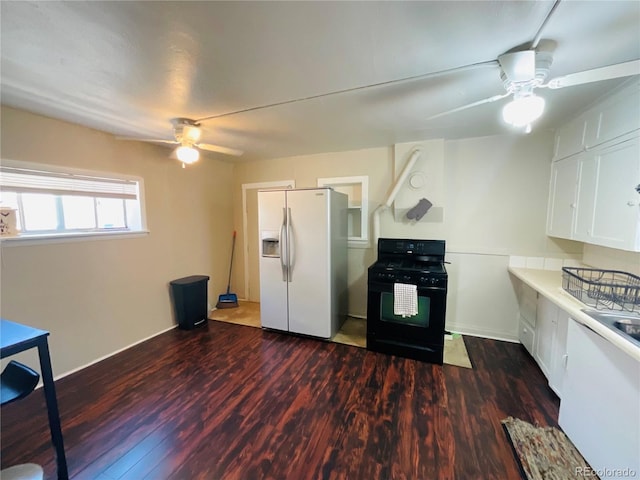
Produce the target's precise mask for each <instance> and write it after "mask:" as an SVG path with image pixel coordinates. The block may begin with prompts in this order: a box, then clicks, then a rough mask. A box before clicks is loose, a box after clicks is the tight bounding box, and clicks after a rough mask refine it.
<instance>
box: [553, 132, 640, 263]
mask: <svg viewBox="0 0 640 480" xmlns="http://www.w3.org/2000/svg"><path fill="white" fill-rule="evenodd" d="M638 189H640V140H639V137H638V136H636V137H633V138H630V139H627V140H624V141H622V142H620V143H614V144H606V145H601V146H599V147H597V148H595V149H593V150H590V151H587V152H583V153H580V154H578V155H574V156H571V157H568V158H564V159H562V160H559V161H557V162H553V163H552V164H551V181H550V194H549V209H548V213H547V235H549V236H552V237H560V238H568V239H571V240H579V241H582V242H586V243H593V244H595V245H602V246H604V247H611V248H618V249H621V250H631V251H640V193H639V192H638Z"/></svg>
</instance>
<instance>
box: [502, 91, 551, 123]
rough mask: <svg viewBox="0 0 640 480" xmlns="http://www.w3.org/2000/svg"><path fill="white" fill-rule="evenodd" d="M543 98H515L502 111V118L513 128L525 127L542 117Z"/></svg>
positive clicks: (534, 96) (531, 96)
mask: <svg viewBox="0 0 640 480" xmlns="http://www.w3.org/2000/svg"><path fill="white" fill-rule="evenodd" d="M544 105H545V102H544V98H542V97H539V96H537V95H533V94H531V95H526V96H516V97H515V98H514V99H513V100H512V101H511V102H509V103H507V104H506V105H505V106H504V108H503V109H502V118H503V119H504V121H505V122H506V123H508V124H509V125H513V126H514V127H526V126H527V125H530V124H531V123H532V122H534V121H536V120H537V119H538V118H540V117H541V116H542V113H543V112H544Z"/></svg>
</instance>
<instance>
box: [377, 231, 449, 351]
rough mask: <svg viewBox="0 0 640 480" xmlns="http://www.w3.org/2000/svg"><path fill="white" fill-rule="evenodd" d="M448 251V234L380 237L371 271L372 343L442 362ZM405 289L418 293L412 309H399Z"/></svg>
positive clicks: (404, 297)
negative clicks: (441, 236)
mask: <svg viewBox="0 0 640 480" xmlns="http://www.w3.org/2000/svg"><path fill="white" fill-rule="evenodd" d="M444 257H445V242H444V240H408V239H391V238H381V239H379V240H378V260H377V261H376V262H375V263H374V264H373V265H371V266H370V267H369V271H368V294H367V349H369V350H373V351H377V352H382V353H389V354H393V355H400V356H404V357H408V358H414V359H416V360H422V361H426V362H431V363H437V364H442V359H443V352H444V324H445V315H446V303H447V281H448V278H447V270H446V268H445V265H444V264H445V261H444ZM399 292H400V293H399ZM413 292H415V293H413ZM400 294H402V295H403V296H399V295H400ZM405 294H406V295H409V297H411V296H413V295H414V298H413V307H415V308H413V309H411V310H410V311H409V312H406V311H404V310H402V309H400V311H399V310H398V303H399V302H401V301H404V300H406V296H405Z"/></svg>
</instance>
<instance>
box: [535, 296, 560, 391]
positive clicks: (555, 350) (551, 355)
mask: <svg viewBox="0 0 640 480" xmlns="http://www.w3.org/2000/svg"><path fill="white" fill-rule="evenodd" d="M568 319H569V316H568V314H567V313H566V312H565V311H564V310H561V309H560V308H558V307H557V306H556V305H555V304H554V303H553V302H551V301H550V300H549V299H548V298H546V297H544V296H542V295H539V296H538V306H537V318H536V332H535V347H534V352H533V358H534V359H535V360H536V362H538V365H539V366H540V370H542V373H544V375H545V376H546V377H547V380H548V381H549V387H551V389H552V390H553V391H554V392H555V393H556V394H557V395H558V396H559V397H562V385H563V379H564V371H565V364H566V358H567V357H566V348H567V347H566V341H567V324H568Z"/></svg>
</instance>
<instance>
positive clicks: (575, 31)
mask: <svg viewBox="0 0 640 480" xmlns="http://www.w3.org/2000/svg"><path fill="white" fill-rule="evenodd" d="M553 5H554V1H553V0H538V1H470V2H462V1H452V2H447V1H441V2H434V1H424V2H403V1H397V2H396V1H393V2H391V1H390V2H373V1H371V2H325V1H321V2H313V1H309V2H271V1H259V2H183V1H164V2H159V1H158V2H144V1H142V2H135V1H130V2H115V1H109V2H103V1H86V2H61V1H55V2H49V1H45V2H28V1H16V2H14V1H6V0H3V1H2V2H0V19H1V44H0V45H1V52H2V64H1V68H2V69H1V95H2V96H1V100H2V103H3V104H6V105H9V106H13V107H17V108H22V109H25V110H29V111H33V112H36V113H40V114H43V115H47V116H51V117H54V118H60V119H63V120H67V121H70V122H74V123H78V124H82V125H86V126H89V127H93V128H96V129H99V130H104V131H107V132H111V133H114V134H116V135H124V136H135V137H154V138H155V137H157V138H165V139H171V138H172V130H171V124H170V119H172V118H175V117H189V118H193V119H200V118H203V117H214V118H211V119H209V120H204V121H202V122H201V123H202V127H203V141H204V142H207V143H213V144H218V145H224V146H226V147H231V148H234V149H240V150H243V151H244V152H245V154H244V155H243V156H242V157H239V158H234V157H226V156H219V154H209V155H212V156H218V157H217V158H224V159H229V160H231V161H243V160H254V159H264V158H274V157H284V156H291V155H303V154H312V153H319V152H328V151H341V150H351V149H359V148H368V147H379V146H388V145H392V144H394V143H400V142H409V141H417V140H424V139H428V138H464V137H475V136H484V135H494V134H501V133H507V132H509V131H510V129H509V127H507V126H506V125H505V124H504V123H503V122H502V121H501V117H500V112H501V108H502V106H503V105H504V103H505V102H506V101H507V100H503V101H501V102H495V103H490V104H484V105H481V106H478V107H475V108H471V109H468V110H464V111H461V112H458V113H453V114H451V115H447V116H444V117H440V118H437V119H432V120H429V119H428V117H430V116H432V115H434V114H437V113H439V112H442V111H445V110H448V109H452V108H455V107H458V106H461V105H464V104H466V103H470V102H474V101H477V100H480V99H482V98H485V97H490V96H493V95H496V94H501V93H505V91H504V88H503V87H502V82H501V80H500V76H499V74H500V69H499V67H498V65H497V62H495V59H496V58H497V57H498V55H500V54H502V53H505V52H507V51H509V50H511V49H513V48H515V47H518V46H522V45H523V44H529V43H530V42H531V41H532V40H533V39H534V37H535V36H536V34H537V33H538V31H539V29H540V28H541V26H542V25H543V22H544V20H545V18H546V17H547V15H548V14H549V12H550V10H551V9H552V7H553ZM541 37H542V39H543V40H545V41H546V40H553V41H554V42H555V49H554V51H553V55H554V61H553V65H552V66H551V74H550V77H552V78H553V77H556V76H560V75H565V74H569V73H573V72H577V71H581V70H585V69H590V68H596V67H601V66H605V65H610V64H614V63H618V62H623V61H628V60H635V59H638V58H640V2H638V1H636V0H631V1H570V0H564V1H562V2H561V3H560V4H559V5H558V6H557V8H556V10H555V11H554V13H553V14H552V15H551V17H550V19H549V21H548V22H547V23H546V25H545V26H544V29H543V30H542V35H541ZM472 64H480V65H478V66H476V67H473V68H463V69H459V67H463V66H467V65H472ZM448 70H453V71H451V72H448V73H447V71H448ZM441 72H444V73H441ZM638 73H639V74H640V72H638ZM411 77H414V78H413V79H410V80H406V81H400V82H397V81H396V80H399V79H405V78H411ZM622 81H624V80H620V79H616V80H607V81H602V82H596V83H591V84H587V85H581V86H576V87H571V88H565V89H560V90H550V89H540V90H537V93H539V94H540V96H542V97H545V99H546V101H547V109H546V111H545V114H544V116H543V118H542V119H541V120H539V121H538V122H537V124H536V125H534V129H540V128H550V127H554V126H555V125H557V124H558V123H559V122H561V121H562V120H563V119H564V118H566V117H567V116H569V115H571V114H572V113H574V112H576V111H577V110H579V109H581V108H583V107H584V106H585V105H586V104H588V103H591V102H592V101H594V100H595V99H596V98H597V97H599V96H601V95H603V94H605V93H607V92H608V91H610V90H611V89H612V88H615V87H616V86H617V85H618V84H619V83H621V82H622ZM389 82H390V83H389ZM372 84H381V85H378V86H373V87H369V88H358V87H363V86H368V85H372ZM343 90H350V91H348V92H344V93H336V94H334V95H325V94H327V93H332V92H340V91H343ZM309 97H311V98H309ZM313 97H315V98H313ZM296 99H306V100H301V101H296V102H292V103H284V104H282V105H275V106H271V107H268V108H256V107H263V106H267V105H273V104H279V103H283V102H289V101H291V100H296ZM234 112H239V113H234ZM216 117H217V118H216Z"/></svg>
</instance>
